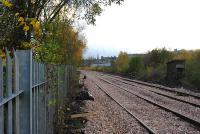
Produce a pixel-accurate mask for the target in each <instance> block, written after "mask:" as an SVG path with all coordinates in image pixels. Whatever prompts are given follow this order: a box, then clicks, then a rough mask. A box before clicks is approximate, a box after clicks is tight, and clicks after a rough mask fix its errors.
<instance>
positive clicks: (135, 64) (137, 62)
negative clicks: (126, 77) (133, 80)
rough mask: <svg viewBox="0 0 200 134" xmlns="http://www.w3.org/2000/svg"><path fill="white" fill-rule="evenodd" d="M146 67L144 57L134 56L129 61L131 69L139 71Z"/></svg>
mask: <svg viewBox="0 0 200 134" xmlns="http://www.w3.org/2000/svg"><path fill="white" fill-rule="evenodd" d="M143 68H144V65H143V62H142V57H139V56H138V57H132V58H131V59H130V61H129V71H130V72H134V73H139V72H140V71H141V70H142V69H143Z"/></svg>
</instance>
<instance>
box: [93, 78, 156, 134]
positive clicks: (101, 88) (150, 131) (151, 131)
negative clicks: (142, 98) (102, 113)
mask: <svg viewBox="0 0 200 134" xmlns="http://www.w3.org/2000/svg"><path fill="white" fill-rule="evenodd" d="M93 82H94V84H95V85H96V86H97V87H98V88H99V89H100V90H101V91H103V92H104V93H105V94H106V95H107V96H108V97H109V98H111V99H112V100H113V101H114V102H116V103H117V104H118V105H119V106H120V107H121V108H122V109H124V110H125V111H126V112H127V113H128V114H129V115H130V116H131V117H133V118H134V119H136V120H137V121H138V122H139V124H141V125H142V126H143V127H144V128H145V129H146V130H147V131H148V133H150V134H156V132H155V131H154V130H152V129H151V128H150V127H149V126H148V125H147V124H146V123H145V122H143V121H142V120H141V119H139V118H138V117H137V116H136V115H135V114H134V113H132V112H131V111H130V110H128V109H127V108H126V107H124V106H123V105H122V104H121V103H120V102H119V101H117V100H116V99H115V98H113V97H112V96H111V95H110V94H109V93H108V92H107V91H105V90H104V88H103V87H102V86H101V85H100V84H98V83H96V82H95V81H93Z"/></svg>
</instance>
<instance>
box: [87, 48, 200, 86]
mask: <svg viewBox="0 0 200 134" xmlns="http://www.w3.org/2000/svg"><path fill="white" fill-rule="evenodd" d="M172 60H185V75H184V78H182V79H181V83H183V84H185V85H188V86H189V87H194V88H200V77H199V76H200V50H191V51H189V50H176V51H170V50H167V49H165V48H161V49H158V48H157V49H153V50H152V51H149V52H147V53H145V54H141V55H136V56H133V57H129V55H128V53H126V52H120V53H119V55H118V57H117V58H116V60H114V61H112V65H111V67H93V68H88V69H92V70H97V71H105V72H109V73H116V74H122V75H129V74H131V75H132V76H133V77H134V78H135V79H139V80H143V81H149V82H153V83H161V84H165V83H166V73H167V72H166V71H167V64H166V63H167V62H169V61H172Z"/></svg>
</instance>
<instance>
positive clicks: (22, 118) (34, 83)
mask: <svg viewBox="0 0 200 134" xmlns="http://www.w3.org/2000/svg"><path fill="white" fill-rule="evenodd" d="M5 68H6V70H5ZM74 72H75V71H74V68H73V66H69V65H50V64H46V63H42V62H38V61H35V60H33V58H32V50H17V51H16V52H15V53H14V58H13V59H12V58H11V56H10V55H9V53H8V51H6V64H5V65H4V62H3V60H2V58H1V57H0V134H13V133H14V134H51V133H53V132H54V126H53V124H54V120H55V119H56V112H57V109H58V108H59V107H60V106H63V105H64V102H65V99H66V98H67V94H68V90H69V88H70V79H71V76H72V75H73V74H74Z"/></svg>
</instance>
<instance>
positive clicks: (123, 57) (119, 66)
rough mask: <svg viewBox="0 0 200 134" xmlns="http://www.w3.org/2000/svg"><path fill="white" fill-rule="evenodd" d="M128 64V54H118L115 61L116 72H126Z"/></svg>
mask: <svg viewBox="0 0 200 134" xmlns="http://www.w3.org/2000/svg"><path fill="white" fill-rule="evenodd" d="M128 63H129V58H128V54H127V53H126V52H120V53H119V55H118V57H117V59H116V61H115V66H116V71H117V72H120V73H124V72H126V71H127V69H128Z"/></svg>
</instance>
